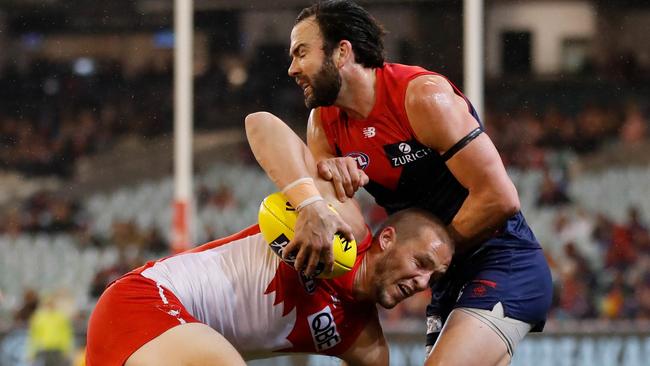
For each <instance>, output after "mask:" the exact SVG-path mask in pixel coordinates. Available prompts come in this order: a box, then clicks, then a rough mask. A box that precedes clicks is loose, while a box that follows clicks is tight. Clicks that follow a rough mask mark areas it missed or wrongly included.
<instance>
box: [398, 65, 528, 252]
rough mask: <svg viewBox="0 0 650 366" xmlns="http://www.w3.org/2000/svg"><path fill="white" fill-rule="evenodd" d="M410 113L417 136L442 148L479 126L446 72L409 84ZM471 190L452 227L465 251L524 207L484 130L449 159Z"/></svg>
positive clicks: (407, 102) (453, 235) (433, 145)
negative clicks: (442, 75) (446, 76)
mask: <svg viewBox="0 0 650 366" xmlns="http://www.w3.org/2000/svg"><path fill="white" fill-rule="evenodd" d="M405 107H406V112H407V115H408V118H409V121H410V123H411V127H412V128H413V131H414V133H415V135H416V137H417V139H418V140H419V141H420V142H422V143H423V144H425V145H427V146H428V147H430V148H432V149H433V150H435V151H438V152H439V153H441V154H442V153H444V152H445V151H447V150H448V149H450V148H451V147H452V146H454V144H456V143H457V142H458V141H460V140H461V139H462V138H463V137H465V136H466V135H467V134H468V133H469V132H471V131H472V130H474V129H475V128H476V127H478V123H477V121H476V120H475V119H474V117H473V116H472V115H471V114H470V112H469V108H468V105H467V103H466V102H465V100H464V99H463V98H462V97H460V96H458V95H456V94H455V93H454V90H453V88H452V86H451V85H450V84H449V82H448V81H447V80H446V79H444V78H443V77H440V76H437V75H426V76H420V77H418V78H415V79H414V80H413V81H411V83H410V84H409V86H408V88H407V91H406V97H405ZM447 167H448V168H449V170H450V171H451V173H452V174H453V175H454V177H455V178H456V179H457V180H458V182H460V184H461V185H462V186H463V187H465V188H466V189H467V190H468V191H469V195H468V196H467V198H466V200H465V202H464V203H463V205H462V206H461V208H460V210H459V211H458V213H457V214H456V216H455V217H454V219H453V220H452V222H451V224H450V225H449V227H448V229H449V231H450V234H451V235H452V238H453V239H454V241H455V242H456V246H457V249H458V250H459V251H464V250H467V249H469V248H471V247H472V246H473V245H474V244H477V243H480V242H482V241H483V240H484V239H486V238H487V237H489V235H491V234H492V233H493V232H494V231H495V230H496V229H497V228H499V226H500V225H502V224H503V223H504V222H505V221H506V220H507V219H508V218H509V217H510V216H512V215H513V214H515V213H516V212H517V211H518V210H519V207H520V204H519V196H518V194H517V190H516V189H515V186H514V184H513V183H512V181H511V180H510V178H509V177H508V174H507V173H506V170H505V167H504V166H503V163H502V161H501V157H500V156H499V153H498V152H497V150H496V148H495V146H494V144H492V141H491V140H490V138H489V137H488V136H487V135H486V134H485V133H482V134H480V135H479V136H478V137H477V138H476V139H474V140H473V141H471V142H470V143H469V144H467V145H466V146H465V147H463V148H462V149H461V150H460V151H458V152H457V153H456V154H455V155H453V156H452V157H451V158H450V159H449V160H448V161H447Z"/></svg>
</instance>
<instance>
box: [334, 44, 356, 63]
mask: <svg viewBox="0 0 650 366" xmlns="http://www.w3.org/2000/svg"><path fill="white" fill-rule="evenodd" d="M353 57H354V56H353V54H352V43H350V41H347V40H345V39H344V40H342V41H340V42H339V46H338V48H337V57H336V59H335V60H334V61H335V62H336V67H338V68H341V67H343V65H345V64H346V63H347V62H348V61H350V60H351V59H353Z"/></svg>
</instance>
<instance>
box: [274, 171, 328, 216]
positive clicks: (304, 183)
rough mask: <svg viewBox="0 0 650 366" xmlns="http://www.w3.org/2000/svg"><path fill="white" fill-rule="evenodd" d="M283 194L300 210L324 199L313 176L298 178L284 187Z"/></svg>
mask: <svg viewBox="0 0 650 366" xmlns="http://www.w3.org/2000/svg"><path fill="white" fill-rule="evenodd" d="M282 194H284V196H285V197H286V198H287V200H288V201H289V203H291V205H292V206H293V207H295V208H296V210H298V211H300V209H302V208H304V207H305V206H308V205H310V204H312V203H314V202H318V201H322V200H323V197H322V196H321V195H320V192H318V189H316V185H315V184H314V180H313V179H312V178H299V179H296V180H295V181H293V182H291V183H289V184H288V185H287V186H286V187H284V189H283V190H282Z"/></svg>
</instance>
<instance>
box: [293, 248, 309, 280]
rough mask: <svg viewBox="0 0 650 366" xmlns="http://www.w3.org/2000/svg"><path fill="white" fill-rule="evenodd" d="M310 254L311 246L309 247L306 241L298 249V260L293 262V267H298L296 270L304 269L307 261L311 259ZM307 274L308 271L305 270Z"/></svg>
mask: <svg viewBox="0 0 650 366" xmlns="http://www.w3.org/2000/svg"><path fill="white" fill-rule="evenodd" d="M310 255H311V248H309V245H308V243H304V244H303V245H302V246H301V247H300V249H299V250H298V254H297V255H296V261H295V262H294V263H293V267H294V268H295V269H296V271H302V270H303V268H305V266H306V264H307V263H308V262H307V261H309V260H310V258H309V257H310ZM305 274H307V273H306V272H305Z"/></svg>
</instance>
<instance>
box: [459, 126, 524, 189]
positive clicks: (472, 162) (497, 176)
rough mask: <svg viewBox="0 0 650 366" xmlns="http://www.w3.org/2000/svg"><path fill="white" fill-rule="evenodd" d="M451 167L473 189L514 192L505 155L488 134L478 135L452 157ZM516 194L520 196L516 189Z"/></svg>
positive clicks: (462, 182)
mask: <svg viewBox="0 0 650 366" xmlns="http://www.w3.org/2000/svg"><path fill="white" fill-rule="evenodd" d="M447 167H448V168H449V170H450V171H451V173H452V174H453V175H454V177H455V178H456V179H457V180H458V182H459V183H460V184H461V185H462V186H463V187H465V188H467V189H468V190H469V191H470V192H481V191H485V192H495V193H498V194H502V195H503V194H506V195H510V194H512V192H513V191H514V186H513V184H512V181H511V180H510V177H508V174H507V172H506V170H505V167H504V166H503V163H502V161H501V157H500V156H499V153H498V151H497V149H496V147H495V146H494V144H493V143H492V141H491V140H490V138H489V137H488V136H487V135H486V134H485V133H482V134H480V135H479V136H477V137H476V138H475V139H474V140H472V141H471V142H470V143H468V144H467V145H466V146H464V147H463V148H462V149H460V150H459V151H458V152H457V153H456V154H454V155H453V156H452V157H451V158H449V160H447ZM514 194H515V195H516V192H514Z"/></svg>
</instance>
